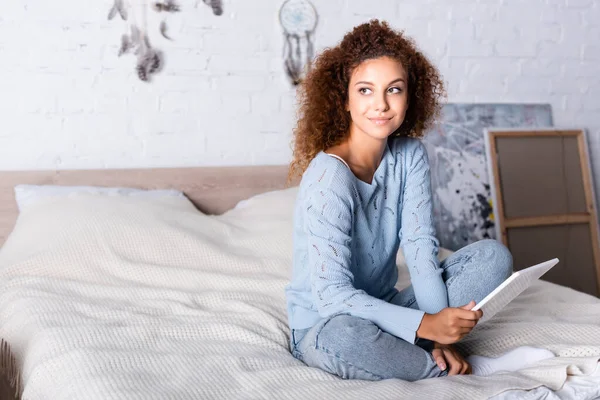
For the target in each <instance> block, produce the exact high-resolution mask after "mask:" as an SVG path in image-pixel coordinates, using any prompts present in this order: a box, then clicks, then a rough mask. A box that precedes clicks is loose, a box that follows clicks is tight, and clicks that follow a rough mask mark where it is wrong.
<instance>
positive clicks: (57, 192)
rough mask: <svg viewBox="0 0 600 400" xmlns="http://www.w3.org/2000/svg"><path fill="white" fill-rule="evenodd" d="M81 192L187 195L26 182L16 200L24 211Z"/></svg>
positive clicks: (165, 190)
mask: <svg viewBox="0 0 600 400" xmlns="http://www.w3.org/2000/svg"><path fill="white" fill-rule="evenodd" d="M80 194H94V195H106V196H126V197H143V198H163V197H185V196H184V194H183V193H182V192H181V191H179V190H175V189H134V188H127V187H100V186H60V185H25V184H22V185H17V186H15V200H16V202H17V207H18V209H19V211H23V209H24V208H25V207H28V206H30V205H32V204H35V203H37V202H38V201H40V200H42V199H48V198H53V197H54V198H56V197H58V198H60V197H72V196H76V195H80Z"/></svg>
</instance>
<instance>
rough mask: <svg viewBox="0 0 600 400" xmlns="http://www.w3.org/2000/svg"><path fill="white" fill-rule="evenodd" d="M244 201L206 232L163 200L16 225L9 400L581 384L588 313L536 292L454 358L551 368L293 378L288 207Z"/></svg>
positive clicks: (296, 374) (473, 394)
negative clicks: (506, 359) (516, 353)
mask: <svg viewBox="0 0 600 400" xmlns="http://www.w3.org/2000/svg"><path fill="white" fill-rule="evenodd" d="M259 200H260V201H255V202H252V201H250V202H248V203H246V204H245V206H244V207H238V208H237V209H234V210H232V211H230V212H228V213H226V214H225V215H223V216H220V217H208V216H204V215H202V214H200V213H199V212H197V211H196V210H195V209H194V208H193V206H192V205H191V203H189V202H187V200H185V199H177V198H171V199H164V200H151V201H150V200H144V199H135V198H129V199H128V198H111V197H106V196H105V197H102V196H88V195H82V196H74V197H72V198H69V199H66V200H64V199H63V200H61V201H52V200H48V201H47V202H45V203H42V204H37V205H33V206H31V207H29V208H28V209H26V210H24V211H23V212H22V214H21V216H20V218H19V221H18V224H17V227H16V229H15V231H14V232H13V234H12V235H11V237H10V238H9V240H8V241H7V243H6V244H5V246H4V247H3V248H2V249H1V250H0V321H1V325H0V337H3V338H5V339H7V340H8V341H9V343H10V344H11V345H12V347H13V351H14V352H15V354H16V357H17V359H18V361H19V363H20V365H21V366H22V373H23V381H24V388H25V389H24V398H26V399H169V398H171V399H207V398H225V399H265V398H272V399H296V398H298V399H300V398H312V399H344V400H347V399H350V398H377V399H398V398H401V397H402V398H419V399H425V398H440V399H442V398H464V399H467V398H487V397H491V396H493V395H496V394H498V393H500V392H503V391H506V390H510V389H530V388H534V387H538V386H540V385H547V386H548V387H550V388H551V389H553V390H557V389H559V388H560V387H561V386H562V385H563V383H564V382H565V380H566V378H567V373H569V374H573V375H581V374H590V373H591V372H592V371H593V370H594V369H595V368H596V365H597V360H598V358H599V357H600V301H598V299H596V298H594V297H591V296H587V295H584V294H581V293H578V292H575V291H573V290H570V289H567V288H564V287H560V286H557V285H552V284H549V283H543V282H540V283H539V284H537V285H536V286H535V287H533V288H531V289H530V290H528V291H526V292H525V293H524V294H523V295H522V296H520V297H519V298H518V299H517V300H515V301H514V302H513V303H511V305H510V306H509V308H508V309H506V310H505V311H503V312H501V313H500V314H498V315H497V316H496V317H495V318H494V319H493V320H491V321H489V323H487V324H482V326H480V327H479V328H478V329H477V330H476V331H475V332H474V333H473V334H472V335H470V336H469V337H467V338H466V340H465V341H464V342H463V347H464V348H465V349H467V350H469V351H472V352H475V353H478V354H482V355H489V356H494V355H498V354H500V353H502V352H504V351H506V350H508V349H510V348H513V347H515V346H518V345H524V344H527V345H534V346H542V347H546V348H548V349H550V350H552V351H553V352H555V353H556V354H557V355H558V356H559V357H557V358H556V359H553V360H549V361H546V362H543V363H541V364H539V365H537V366H535V367H534V368H529V369H526V370H522V371H520V372H519V373H503V374H497V375H494V376H491V377H488V378H481V377H473V376H458V377H446V378H437V379H429V380H424V381H420V382H415V383H407V382H403V381H400V380H387V381H381V382H366V381H344V380H341V379H338V378H336V377H334V376H332V375H329V374H327V373H325V372H322V371H320V370H316V369H312V368H308V367H306V366H305V365H304V364H302V363H301V362H299V361H297V360H296V359H294V358H293V357H292V356H291V355H290V353H289V350H288V328H287V323H286V311H285V299H284V291H283V289H284V286H285V284H286V283H287V281H288V278H289V275H290V266H291V249H292V241H291V214H290V213H289V207H284V208H283V209H282V210H283V211H278V210H279V209H278V208H277V207H275V206H274V205H275V203H273V202H276V201H279V200H277V198H276V197H274V198H273V199H271V200H269V197H268V196H266V197H263V198H260V199H259ZM405 284H406V282H401V283H400V285H405Z"/></svg>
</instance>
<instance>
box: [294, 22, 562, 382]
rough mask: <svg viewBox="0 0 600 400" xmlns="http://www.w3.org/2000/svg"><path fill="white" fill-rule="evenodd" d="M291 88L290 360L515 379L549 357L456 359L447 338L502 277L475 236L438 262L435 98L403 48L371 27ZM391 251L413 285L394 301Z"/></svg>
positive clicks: (417, 62)
mask: <svg viewBox="0 0 600 400" xmlns="http://www.w3.org/2000/svg"><path fill="white" fill-rule="evenodd" d="M301 89H302V92H301V106H300V107H301V108H300V111H301V115H300V119H299V121H298V126H297V129H296V130H295V137H294V139H295V143H294V159H293V161H292V164H291V167H290V177H294V176H295V175H297V174H302V181H301V183H300V188H299V193H298V198H297V202H296V208H295V231H294V267H293V276H292V280H291V282H290V284H289V285H288V286H287V287H286V295H287V302H288V317H289V324H290V328H291V338H290V342H291V343H290V346H291V351H292V354H293V355H294V356H295V357H296V358H298V359H300V360H301V361H303V362H304V363H306V364H307V365H309V366H312V367H317V368H321V369H323V370H325V371H327V372H329V373H332V374H336V375H338V376H340V377H342V378H356V379H368V380H379V379H387V378H399V379H404V380H409V381H414V380H419V379H424V378H431V377H438V376H445V375H448V374H449V375H455V374H467V373H471V372H472V371H473V373H477V374H481V375H485V374H489V373H493V372H495V371H497V370H500V369H509V370H514V369H518V368H521V367H522V366H524V365H526V364H528V363H531V362H535V361H537V360H540V359H543V358H547V357H550V356H553V355H552V353H550V352H548V351H547V350H543V349H534V348H529V347H522V348H518V349H516V350H513V351H512V352H510V353H508V354H506V355H504V356H503V357H500V358H498V359H490V358H485V357H477V356H474V357H471V358H470V359H469V361H471V362H470V363H469V361H468V360H465V359H464V358H463V357H462V356H461V354H460V353H458V352H457V351H456V350H455V349H454V347H453V346H452V344H453V343H456V342H457V341H459V340H460V339H461V338H463V337H464V336H465V335H467V334H468V333H469V332H470V331H471V330H472V329H473V327H474V326H475V325H476V324H477V321H478V320H479V319H480V318H481V316H482V312H481V311H470V310H471V308H473V306H474V305H475V304H476V302H478V301H480V300H481V299H483V298H484V297H485V296H486V295H487V294H488V293H489V292H491V291H492V290H493V289H494V288H495V287H497V286H498V285H499V284H500V283H501V282H502V281H504V280H505V279H506V278H507V277H508V276H509V275H510V274H511V271H512V257H511V254H510V252H509V251H508V250H507V249H506V248H505V247H504V246H503V245H501V244H500V243H499V242H497V241H493V240H485V241H481V242H478V243H475V244H472V245H470V246H467V247H465V248H463V249H461V250H459V251H458V252H456V253H454V254H453V255H452V256H450V257H449V258H448V259H446V260H445V261H444V262H443V263H441V265H440V263H439V262H438V258H437V254H438V241H437V239H436V238H435V231H434V227H433V221H432V205H431V185H430V175H429V165H428V161H427V154H426V151H425V148H424V146H423V144H422V143H421V142H420V141H419V140H418V138H420V137H421V136H422V135H423V134H424V132H425V130H426V129H427V128H428V127H429V126H430V124H431V122H432V120H433V118H434V117H435V116H436V114H437V112H438V111H439V101H440V98H441V97H442V96H443V94H444V88H443V84H442V81H441V78H440V76H439V74H438V71H437V70H436V68H435V67H434V66H433V65H432V64H431V63H430V62H429V61H428V60H427V59H426V57H425V56H424V55H423V54H422V53H421V52H420V51H418V49H417V48H416V47H415V45H414V43H413V42H412V41H411V40H409V39H407V38H406V37H405V36H404V35H403V34H402V33H399V32H396V31H394V30H392V29H391V28H390V27H389V26H388V25H387V24H386V23H381V22H379V21H371V22H370V23H367V24H363V25H360V26H358V27H356V28H354V30H353V31H352V32H350V33H348V34H347V35H346V36H345V37H344V39H343V40H342V42H341V43H340V44H339V45H338V46H336V47H333V48H330V49H327V50H325V51H324V52H323V53H322V54H321V55H320V56H319V57H318V59H317V60H316V63H315V65H314V66H313V68H312V70H311V71H310V72H309V73H308V75H307V77H306V80H305V82H304V83H303V86H302V88H301ZM399 246H401V247H402V249H403V251H404V254H405V258H406V262H407V265H408V268H409V272H410V276H411V282H412V285H411V286H410V287H408V288H407V289H405V290H403V291H401V292H398V291H397V290H396V289H395V288H394V285H395V284H396V283H397V279H398V273H397V268H396V264H395V259H396V253H397V251H398V248H399Z"/></svg>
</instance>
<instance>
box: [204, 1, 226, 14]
mask: <svg viewBox="0 0 600 400" xmlns="http://www.w3.org/2000/svg"><path fill="white" fill-rule="evenodd" d="M203 1H204V4H206V5H207V6H209V7H210V8H212V11H213V14H215V15H221V14H223V2H222V1H221V0H203Z"/></svg>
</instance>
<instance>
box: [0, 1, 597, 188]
mask: <svg viewBox="0 0 600 400" xmlns="http://www.w3.org/2000/svg"><path fill="white" fill-rule="evenodd" d="M313 1H314V4H315V5H316V7H317V9H318V12H319V14H320V23H319V26H318V31H317V35H316V40H315V45H316V48H317V50H318V49H322V48H323V47H326V46H330V45H333V44H335V43H336V42H337V41H338V40H339V39H340V38H341V36H342V35H343V33H344V32H346V31H347V30H348V29H350V28H351V27H352V26H354V25H356V24H358V23H361V22H363V21H366V20H368V19H369V18H371V17H379V18H384V19H387V20H389V21H390V22H392V24H393V25H394V26H395V27H397V28H403V29H405V30H406V31H407V33H408V34H410V35H412V36H413V37H414V38H415V39H416V40H417V42H418V43H419V44H420V45H421V47H422V48H423V50H424V51H425V52H426V53H427V54H428V55H429V56H430V57H431V58H432V59H433V61H434V62H435V63H436V64H437V65H438V66H439V68H440V70H441V71H442V73H443V75H444V77H445V79H446V81H447V82H448V89H449V90H448V92H449V101H454V102H549V103H551V104H552V107H553V112H554V121H555V124H556V125H566V126H572V125H575V126H581V127H585V128H587V129H589V141H590V144H591V148H592V153H593V164H594V171H595V176H596V182H599V181H600V180H599V178H600V150H599V148H600V146H598V144H599V143H600V118H599V117H598V114H599V111H600V66H599V65H600V46H599V45H598V44H597V42H598V39H600V22H599V21H600V2H598V1H593V0H562V1H557V0H522V1H518V0H479V1H474V0H473V1H459V0H452V1H450V0H437V1H434V0H427V1H426V0H405V1H401V2H398V1H395V0H378V1H376V2H374V1H371V0H313ZM5 3H6V4H3V6H2V14H1V15H0V72H1V73H0V93H1V95H0V121H2V125H1V129H0V169H2V170H17V169H54V168H63V169H64V168H67V169H72V168H102V167H108V168H114V167H149V166H196V165H243V164H283V163H286V162H287V161H288V160H289V158H290V155H291V150H290V146H289V142H290V138H291V129H292V128H293V126H294V115H295V112H294V109H295V108H294V107H295V97H294V96H295V92H294V89H293V88H292V87H291V85H290V84H289V83H288V81H287V78H286V77H285V75H284V73H283V69H282V60H281V54H282V46H283V40H282V35H281V28H280V26H279V24H278V21H277V12H278V8H279V6H280V5H281V3H282V1H281V0H258V1H249V0H225V1H224V8H225V13H224V14H223V15H222V16H220V17H216V16H214V15H212V13H211V10H210V9H209V8H208V7H207V6H206V5H204V3H203V2H202V0H181V3H182V5H183V12H182V13H180V14H178V15H175V16H172V17H169V27H170V33H171V34H172V36H173V37H174V39H175V41H173V42H168V41H166V40H164V39H162V40H161V39H160V37H158V35H157V31H158V29H157V25H158V22H159V19H158V18H157V16H158V15H157V14H155V13H153V12H152V13H151V14H150V15H149V24H150V27H151V28H153V29H154V32H153V33H154V35H153V36H152V39H153V43H154V44H155V45H156V46H157V47H159V48H161V49H162V50H163V51H164V52H165V53H166V56H167V65H166V67H165V70H164V71H163V72H162V73H161V74H160V75H158V76H157V77H156V79H155V81H154V82H153V83H150V84H148V83H143V82H141V81H139V80H138V79H137V78H136V77H135V76H134V74H133V66H134V62H135V59H134V58H133V56H124V57H121V58H119V57H117V55H116V53H117V47H118V42H119V38H120V35H121V33H122V32H123V30H124V27H125V25H124V23H123V22H122V21H120V20H118V19H115V20H113V21H108V20H107V18H106V15H107V13H108V9H109V7H110V5H111V4H112V0H96V1H93V2H91V1H79V0H59V1H52V2H50V1H46V0H21V1H10V2H5ZM196 3H197V7H195V4H196ZM136 18H137V19H138V20H140V19H141V15H140V13H139V10H138V13H137V15H136ZM597 186H600V185H598V183H597Z"/></svg>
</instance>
